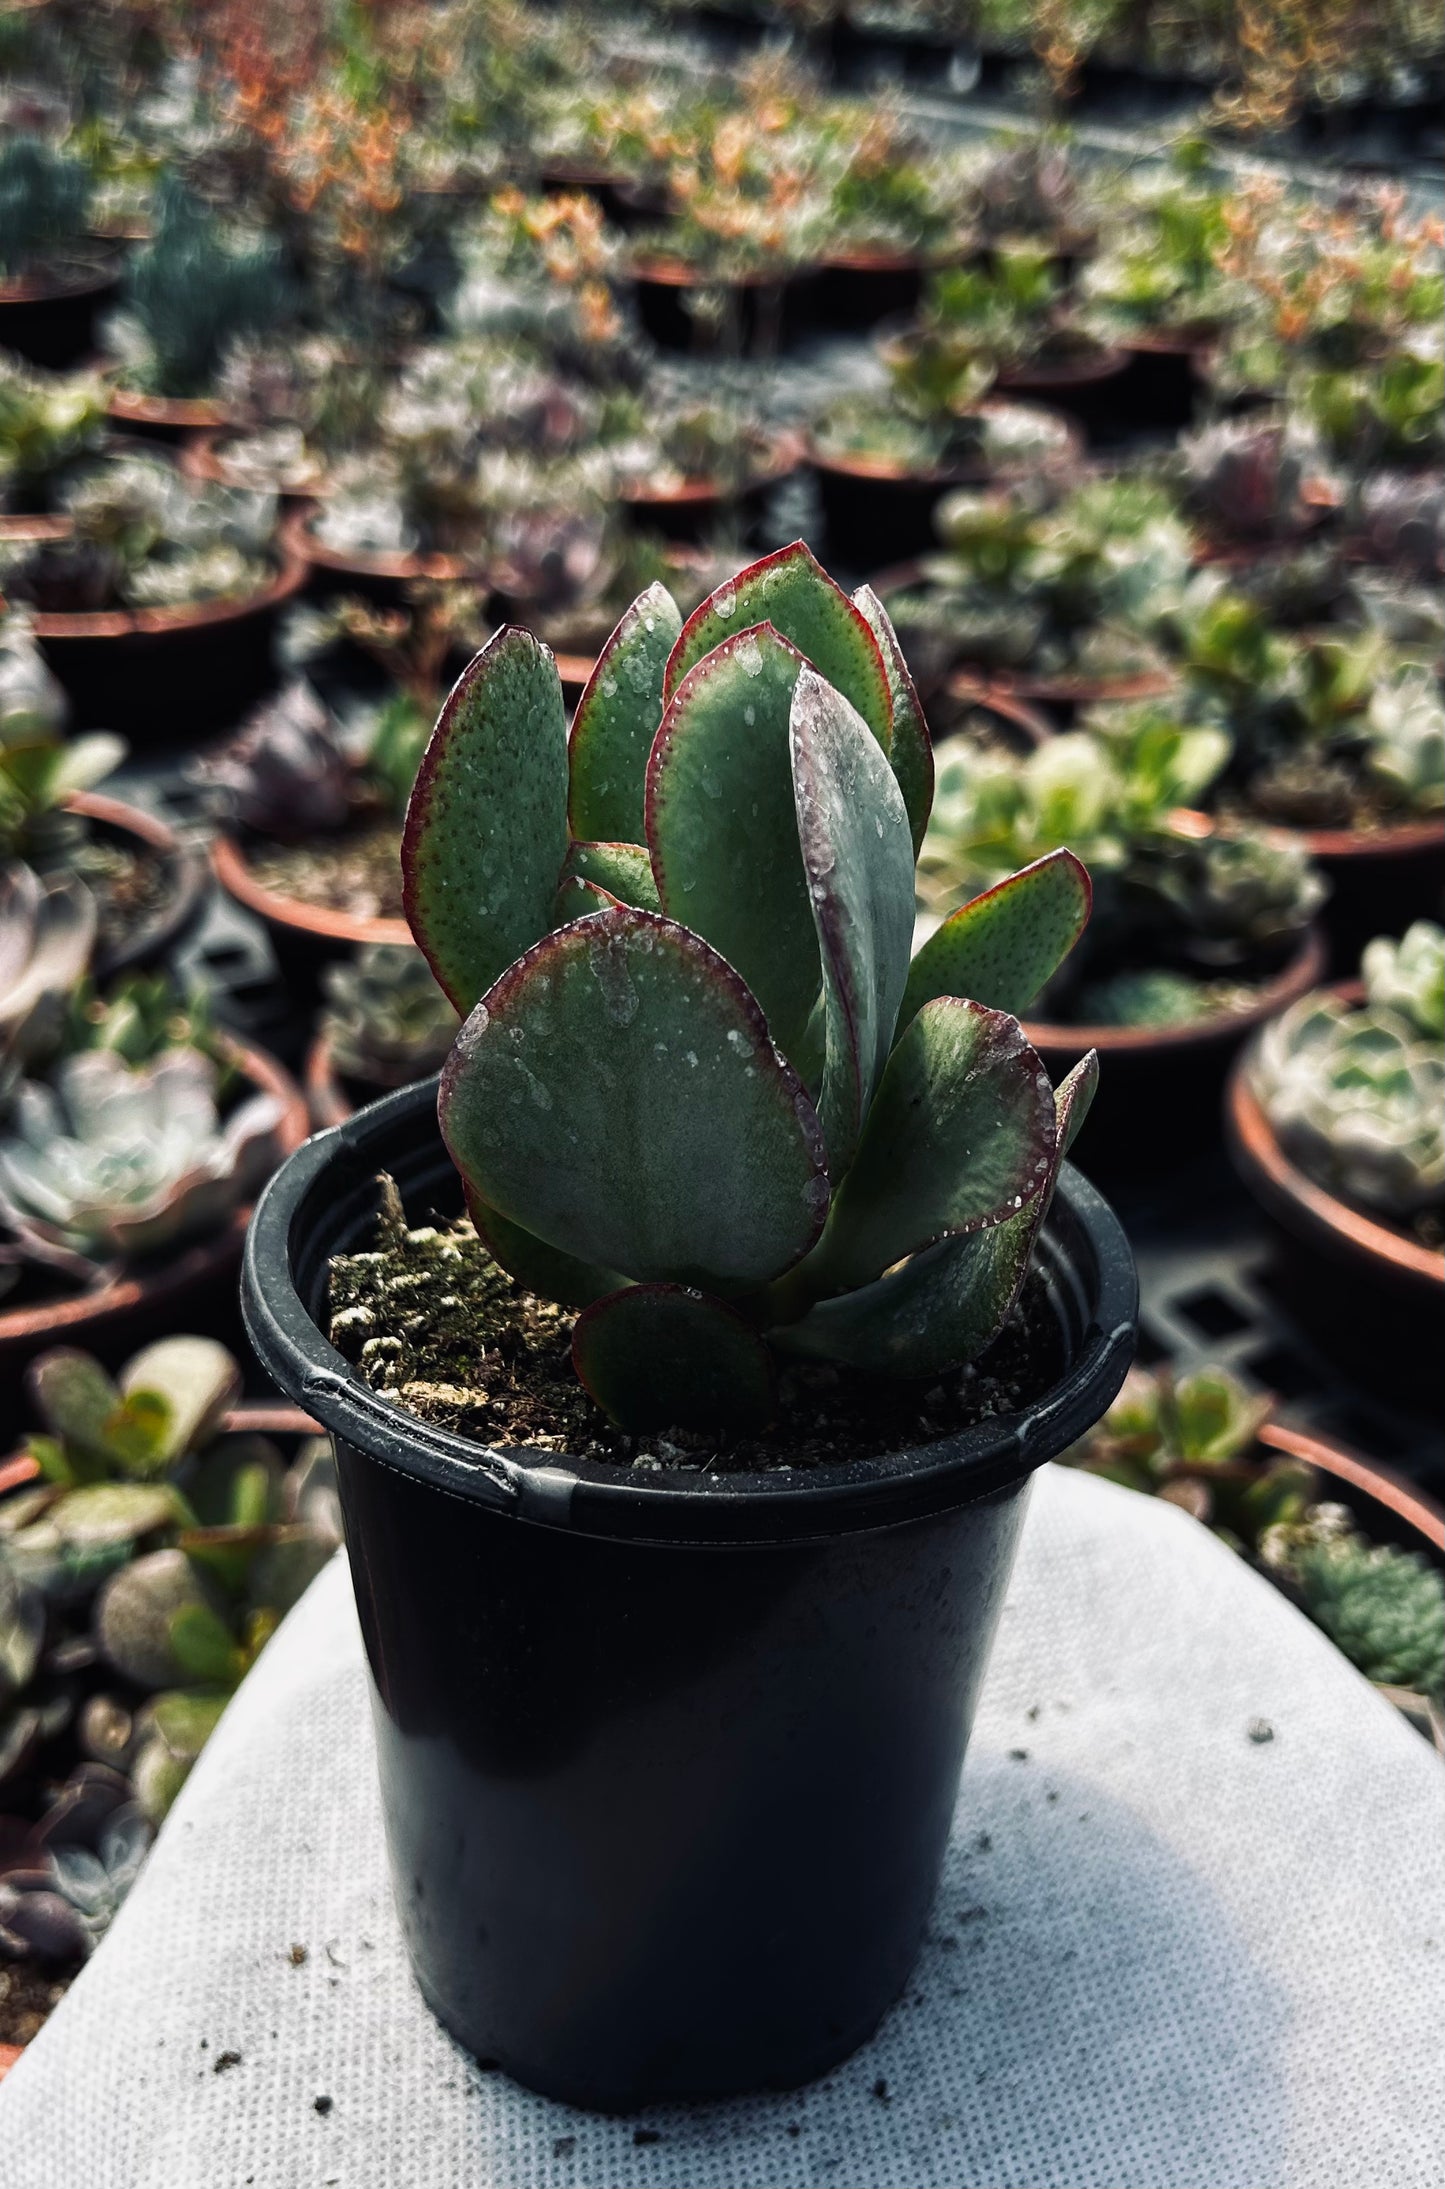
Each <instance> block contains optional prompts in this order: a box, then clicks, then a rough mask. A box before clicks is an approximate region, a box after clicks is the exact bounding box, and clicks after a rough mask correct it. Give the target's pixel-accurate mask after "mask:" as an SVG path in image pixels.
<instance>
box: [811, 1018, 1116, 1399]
mask: <svg viewBox="0 0 1445 2189" xmlns="http://www.w3.org/2000/svg"><path fill="white" fill-rule="evenodd" d="M1098 1078H1099V1059H1098V1055H1097V1052H1096V1051H1095V1050H1093V1049H1091V1050H1090V1051H1089V1053H1088V1055H1087V1056H1086V1057H1081V1058H1080V1060H1079V1062H1078V1063H1077V1064H1076V1065H1075V1066H1074V1068H1073V1070H1072V1071H1071V1072H1070V1073H1069V1075H1068V1077H1067V1078H1066V1079H1064V1080H1062V1081H1061V1082H1060V1084H1059V1086H1058V1088H1057V1089H1056V1090H1055V1094H1054V1112H1055V1121H1056V1127H1057V1138H1056V1142H1055V1147H1054V1152H1053V1154H1052V1156H1051V1158H1050V1162H1049V1168H1048V1174H1047V1177H1046V1179H1045V1181H1044V1185H1043V1187H1042V1189H1041V1191H1040V1192H1038V1193H1037V1194H1035V1196H1034V1198H1033V1200H1032V1201H1030V1202H1029V1204H1028V1206H1027V1207H1026V1208H1023V1209H1021V1210H1020V1211H1019V1213H1018V1214H1017V1215H1016V1216H1010V1217H1008V1218H1006V1219H1005V1221H1004V1222H1003V1223H1001V1224H994V1225H992V1226H991V1227H990V1228H989V1229H988V1230H986V1231H970V1232H965V1233H962V1234H958V1235H955V1236H954V1237H952V1238H948V1239H940V1240H938V1241H937V1243H936V1244H935V1245H933V1246H930V1247H925V1248H924V1249H923V1251H922V1253H921V1254H915V1255H913V1256H911V1257H910V1259H909V1260H908V1261H906V1262H904V1263H903V1264H902V1266H901V1267H900V1268H898V1269H894V1270H890V1271H889V1273H888V1275H887V1276H885V1277H880V1278H879V1279H878V1280H877V1281H876V1283H874V1284H868V1285H862V1286H860V1287H859V1288H858V1290H857V1291H855V1292H844V1293H842V1294H840V1295H839V1297H838V1298H837V1299H833V1300H823V1301H821V1302H820V1303H819V1304H818V1306H816V1307H815V1308H813V1309H812V1310H811V1311H810V1312H809V1313H808V1314H806V1315H805V1316H804V1317H803V1319H802V1320H801V1322H797V1323H792V1324H789V1325H787V1326H786V1327H784V1328H782V1329H779V1330H775V1331H773V1332H772V1333H771V1342H772V1343H773V1345H774V1346H776V1347H779V1348H781V1349H782V1350H783V1351H784V1352H788V1353H801V1354H804V1355H806V1356H808V1357H809V1358H811V1359H814V1360H828V1361H842V1362H846V1363H847V1364H848V1365H849V1366H850V1367H854V1368H861V1369H865V1370H868V1371H869V1372H871V1373H873V1374H875V1375H884V1376H936V1375H941V1374H942V1373H943V1371H944V1370H945V1369H948V1368H959V1367H962V1365H963V1364H964V1363H965V1362H966V1361H971V1360H975V1359H977V1357H978V1355H979V1354H980V1353H981V1352H982V1351H983V1349H984V1347H985V1346H986V1345H987V1344H988V1343H989V1342H990V1340H991V1339H993V1338H994V1337H996V1336H997V1335H998V1332H999V1331H1000V1329H1001V1328H1002V1327H1003V1324H1004V1323H1005V1321H1006V1320H1007V1318H1008V1316H1009V1313H1010V1311H1011V1310H1012V1308H1013V1304H1014V1302H1015V1300H1016V1299H1017V1298H1018V1295H1019V1290H1020V1288H1021V1286H1022V1284H1023V1281H1024V1278H1025V1277H1026V1276H1027V1274H1028V1267H1029V1257H1030V1255H1031V1254H1032V1252H1033V1243H1034V1239H1035V1236H1036V1235H1037V1232H1038V1228H1039V1226H1040V1224H1041V1223H1042V1222H1043V1220H1044V1218H1045V1217H1046V1216H1047V1214H1048V1211H1049V1206H1050V1203H1051V1202H1052V1200H1053V1196H1054V1188H1055V1186H1056V1184H1057V1183H1058V1174H1059V1169H1060V1166H1061V1165H1062V1163H1063V1160H1064V1157H1065V1155H1066V1154H1067V1153H1068V1150H1069V1147H1070V1145H1071V1143H1072V1141H1073V1138H1074V1135H1075V1134H1076V1133H1077V1131H1078V1129H1079V1126H1080V1125H1081V1124H1082V1122H1083V1120H1084V1116H1085V1115H1086V1113H1087V1111H1088V1107H1089V1103H1090V1101H1091V1100H1092V1099H1093V1093H1094V1089H1095V1087H1096V1086H1097V1084H1098Z"/></svg>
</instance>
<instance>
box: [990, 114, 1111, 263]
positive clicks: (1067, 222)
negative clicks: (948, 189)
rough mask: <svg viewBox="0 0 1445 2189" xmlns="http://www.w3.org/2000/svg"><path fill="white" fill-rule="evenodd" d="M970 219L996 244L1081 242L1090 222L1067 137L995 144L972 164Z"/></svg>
mask: <svg viewBox="0 0 1445 2189" xmlns="http://www.w3.org/2000/svg"><path fill="white" fill-rule="evenodd" d="M968 179H969V183H970V186H971V193H970V204H969V216H970V220H971V223H972V225H973V226H974V228H975V229H976V231H977V232H978V234H979V235H980V236H983V237H985V238H987V239H988V240H989V241H991V242H998V241H1006V240H1008V239H1011V238H1017V237H1024V236H1028V237H1033V238H1036V239H1043V240H1045V241H1048V242H1052V243H1064V244H1067V243H1068V242H1069V241H1071V240H1076V239H1077V237H1078V235H1079V234H1080V232H1081V231H1082V230H1084V229H1086V228H1087V226H1088V224H1089V220H1090V214H1089V210H1088V203H1087V197H1086V193H1085V189H1084V184H1083V177H1082V175H1081V172H1080V168H1079V164H1078V161H1077V160H1076V159H1075V158H1074V156H1073V155H1072V153H1071V152H1070V150H1069V147H1068V144H1067V143H1066V142H1065V141H1064V139H1062V138H1061V137H1058V136H1054V135H1050V134H1048V133H1047V132H1044V131H1039V132H1037V133H1036V134H1034V135H1030V136H1017V137H1014V138H1013V139H1012V140H1004V141H1002V142H999V141H993V142H990V143H989V144H988V145H987V147H986V148H983V149H981V150H980V151H979V153H978V155H977V157H976V159H975V160H974V161H973V162H971V163H970V172H969V177H968Z"/></svg>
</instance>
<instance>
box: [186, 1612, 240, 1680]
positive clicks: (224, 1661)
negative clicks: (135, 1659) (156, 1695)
mask: <svg viewBox="0 0 1445 2189" xmlns="http://www.w3.org/2000/svg"><path fill="white" fill-rule="evenodd" d="M171 1649H172V1651H173V1653H174V1655H175V1660H176V1663H177V1664H178V1665H179V1666H180V1668H181V1670H182V1672H184V1673H185V1675H186V1677H187V1678H188V1679H191V1680H195V1681H198V1682H199V1681H205V1682H206V1684H207V1685H210V1684H212V1683H214V1684H215V1685H217V1686H220V1687H234V1686H235V1684H236V1682H237V1681H238V1680H239V1679H240V1677H241V1675H242V1673H243V1672H244V1671H245V1669H246V1665H245V1660H244V1658H243V1657H242V1655H241V1652H240V1650H239V1649H238V1648H237V1646H236V1638H235V1636H234V1635H233V1634H232V1632H231V1630H230V1628H229V1627H228V1626H227V1625H226V1622H225V1620H224V1619H222V1618H221V1616H220V1614H219V1613H218V1612H215V1611H212V1609H211V1607H210V1605H209V1604H183V1605H182V1606H181V1608H180V1610H179V1611H177V1612H173V1613H172V1615H171Z"/></svg>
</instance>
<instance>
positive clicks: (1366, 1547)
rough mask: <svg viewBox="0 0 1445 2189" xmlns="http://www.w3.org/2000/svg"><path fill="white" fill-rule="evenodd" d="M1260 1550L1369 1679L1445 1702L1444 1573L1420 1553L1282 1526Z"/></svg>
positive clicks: (1339, 1533)
mask: <svg viewBox="0 0 1445 2189" xmlns="http://www.w3.org/2000/svg"><path fill="white" fill-rule="evenodd" d="M1262 1552H1263V1556H1264V1560H1265V1563H1266V1565H1267V1566H1269V1567H1270V1568H1271V1570H1272V1571H1274V1572H1276V1573H1278V1574H1279V1575H1280V1576H1281V1577H1282V1578H1283V1579H1285V1580H1286V1581H1287V1582H1289V1583H1290V1584H1292V1588H1293V1591H1294V1593H1296V1594H1297V1595H1298V1598H1299V1601H1300V1603H1301V1605H1302V1607H1303V1609H1304V1610H1305V1611H1306V1612H1308V1614H1309V1616H1310V1618H1311V1619H1313V1621H1314V1623H1315V1625H1316V1626H1317V1627H1322V1628H1323V1630H1324V1632H1325V1633H1326V1634H1328V1636H1329V1638H1330V1640H1331V1641H1332V1642H1333V1643H1334V1644H1335V1647H1336V1648H1337V1649H1340V1650H1343V1652H1344V1654H1345V1655H1346V1656H1347V1657H1348V1658H1349V1660H1350V1662H1351V1664H1352V1665H1354V1666H1355V1667H1356V1668H1357V1670H1359V1671H1360V1672H1363V1674H1364V1675H1365V1678H1366V1679H1367V1680H1375V1681H1378V1682H1379V1683H1381V1684H1382V1685H1384V1686H1386V1687H1393V1688H1402V1689H1404V1690H1405V1691H1406V1692H1407V1693H1412V1694H1418V1695H1431V1696H1436V1697H1445V1574H1441V1573H1440V1572H1438V1571H1437V1569H1436V1568H1435V1567H1434V1566H1430V1565H1427V1564H1426V1562H1425V1560H1424V1558H1422V1557H1421V1556H1420V1554H1419V1553H1418V1552H1417V1551H1404V1550H1399V1549H1397V1548H1396V1546H1395V1545H1394V1544H1392V1543H1368V1542H1366V1541H1365V1540H1364V1539H1363V1537H1361V1536H1359V1535H1357V1534H1356V1533H1355V1532H1354V1531H1353V1529H1349V1528H1345V1529H1336V1528H1326V1529H1323V1530H1320V1529H1316V1530H1314V1531H1305V1530H1291V1529H1281V1530H1279V1531H1277V1532H1276V1533H1275V1534H1274V1535H1273V1536H1272V1537H1267V1538H1266V1540H1265V1542H1264V1544H1263V1546H1262Z"/></svg>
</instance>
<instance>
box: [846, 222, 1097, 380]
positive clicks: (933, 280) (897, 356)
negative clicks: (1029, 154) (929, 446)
mask: <svg viewBox="0 0 1445 2189" xmlns="http://www.w3.org/2000/svg"><path fill="white" fill-rule="evenodd" d="M1100 347H1101V345H1100V343H1099V340H1098V338H1097V336H1095V335H1093V334H1091V333H1090V332H1089V331H1088V329H1087V328H1086V327H1085V326H1084V325H1083V324H1082V323H1081V322H1080V321H1078V320H1077V319H1076V318H1074V317H1073V316H1072V315H1071V313H1070V310H1069V308H1068V302H1067V292H1066V290H1065V286H1064V282H1063V279H1062V276H1061V275H1060V272H1059V269H1058V266H1057V264H1056V262H1055V260H1054V256H1053V253H1052V252H1051V251H1050V250H1049V249H1048V248H1047V247H1041V246H1038V245H1033V244H1014V245H1009V246H1001V247H1000V248H999V249H998V250H996V251H995V252H994V253H993V255H992V258H991V260H990V262H989V263H988V264H987V265H977V266H950V267H947V268H945V269H944V270H943V271H941V272H939V273H936V274H933V275H932V276H931V277H930V279H929V283H928V290H927V294H926V296H925V299H924V304H923V308H922V311H921V313H920V315H919V321H918V325H917V328H916V330H914V331H912V332H910V333H908V334H905V335H901V336H899V337H897V338H896V340H895V341H894V342H893V343H892V344H890V346H889V362H890V369H891V371H892V372H893V376H894V380H895V384H896V385H897V386H898V387H899V389H900V391H901V392H902V393H903V395H904V398H905V400H908V401H910V402H911V403H913V404H914V405H921V404H925V403H926V404H927V405H928V407H930V408H931V409H933V410H935V411H936V410H953V411H955V412H957V411H962V410H965V409H967V408H968V407H969V405H971V404H973V403H976V402H977V401H978V399H979V397H980V396H981V395H984V394H986V393H987V392H988V389H989V387H990V385H991V384H992V383H993V381H994V380H995V379H1000V378H1007V376H1008V375H1009V374H1010V373H1014V372H1019V371H1021V370H1023V369H1024V368H1025V367H1037V366H1041V365H1045V364H1052V363H1058V362H1062V361H1065V360H1072V359H1074V358H1077V357H1081V356H1085V355H1087V354H1088V353H1089V352H1091V351H1095V350H1098V349H1099V348H1100Z"/></svg>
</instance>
